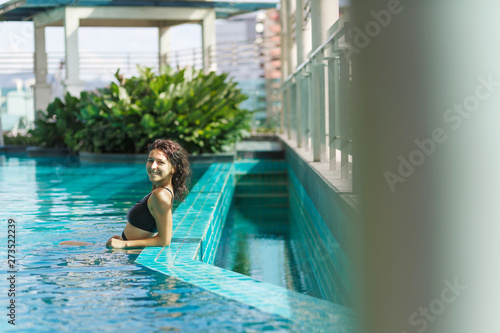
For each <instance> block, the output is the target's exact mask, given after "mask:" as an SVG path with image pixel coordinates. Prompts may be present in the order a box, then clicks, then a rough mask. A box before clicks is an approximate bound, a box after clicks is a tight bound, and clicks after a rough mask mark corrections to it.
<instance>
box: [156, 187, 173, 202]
mask: <svg viewBox="0 0 500 333" xmlns="http://www.w3.org/2000/svg"><path fill="white" fill-rule="evenodd" d="M151 198H152V199H153V203H162V204H168V205H172V203H173V201H174V200H173V197H172V194H171V193H170V191H168V190H166V189H164V188H162V187H161V188H157V189H154V190H153V192H152V193H151Z"/></svg>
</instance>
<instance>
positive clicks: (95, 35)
mask: <svg viewBox="0 0 500 333" xmlns="http://www.w3.org/2000/svg"><path fill="white" fill-rule="evenodd" d="M5 2H7V1H6V0H0V4H3V3H5ZM233 2H271V3H276V2H278V0H251V1H250V0H248V1H245V0H239V1H233ZM45 34H46V37H45V38H46V48H47V52H64V31H63V28H62V27H47V28H46V29H45ZM78 37H79V47H80V51H81V52H113V51H120V52H126V51H144V52H157V51H158V29H157V28H93V27H82V28H80V29H79V33H78ZM200 46H201V28H200V26H199V25H198V24H185V25H181V26H176V27H173V28H172V43H171V49H172V50H185V49H191V48H199V47H200ZM33 50H34V45H33V23H31V22H0V52H33Z"/></svg>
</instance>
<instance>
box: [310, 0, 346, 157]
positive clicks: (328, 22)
mask: <svg viewBox="0 0 500 333" xmlns="http://www.w3.org/2000/svg"><path fill="white" fill-rule="evenodd" d="M338 18H339V2H338V0H334V1H332V0H315V1H314V0H313V1H311V40H312V50H313V51H314V50H316V49H317V48H318V47H319V46H320V45H321V44H322V43H323V42H324V41H325V40H326V38H327V37H328V36H327V31H328V29H329V28H330V27H331V26H332V25H333V23H335V21H337V20H338ZM322 62H323V57H322V56H319V57H318V58H317V60H315V61H314V62H313V70H312V73H311V74H312V84H313V87H315V88H317V89H314V90H313V92H314V96H313V99H312V146H313V158H314V161H316V162H319V161H322V160H325V159H326V156H327V155H326V103H325V96H326V94H325V91H324V90H325V88H326V86H325V83H324V82H325V80H324V68H323V64H322Z"/></svg>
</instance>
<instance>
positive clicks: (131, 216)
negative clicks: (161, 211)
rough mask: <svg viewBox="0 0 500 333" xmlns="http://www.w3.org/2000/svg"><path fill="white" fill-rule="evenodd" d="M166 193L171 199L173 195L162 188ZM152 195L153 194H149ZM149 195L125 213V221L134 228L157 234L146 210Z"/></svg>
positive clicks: (153, 221) (153, 219)
mask: <svg viewBox="0 0 500 333" xmlns="http://www.w3.org/2000/svg"><path fill="white" fill-rule="evenodd" d="M164 189H166V190H167V191H169V192H170V194H171V195H172V199H173V197H174V194H173V193H172V191H170V189H168V188H166V187H164ZM151 193H153V192H151ZM151 193H149V194H148V195H146V196H145V197H144V198H142V200H141V201H138V202H137V203H136V204H135V205H134V206H132V208H130V209H129V210H128V212H127V220H128V222H129V223H130V224H132V225H133V226H134V227H137V228H139V229H142V230H145V231H149V232H157V231H158V229H157V228H156V221H155V218H154V217H153V215H151V212H150V211H149V209H148V199H149V197H150V196H151Z"/></svg>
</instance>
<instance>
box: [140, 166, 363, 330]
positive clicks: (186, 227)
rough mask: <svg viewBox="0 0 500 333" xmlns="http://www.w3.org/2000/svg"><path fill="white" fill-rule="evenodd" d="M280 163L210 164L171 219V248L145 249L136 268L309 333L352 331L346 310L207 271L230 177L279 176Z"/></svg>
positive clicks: (230, 274) (213, 268)
mask: <svg viewBox="0 0 500 333" xmlns="http://www.w3.org/2000/svg"><path fill="white" fill-rule="evenodd" d="M284 169H285V164H284V162H276V161H255V160H250V161H242V162H238V163H235V164H230V163H214V164H212V165H211V166H210V168H209V169H208V170H207V171H206V173H205V174H204V175H203V177H202V178H201V179H200V180H199V181H198V183H197V184H196V185H195V187H194V188H193V190H192V191H191V193H190V194H189V196H188V197H187V198H186V200H185V201H184V202H183V203H182V204H181V205H180V206H179V207H178V208H177V210H176V211H175V213H174V230H173V238H172V242H171V245H170V246H169V247H165V248H154V247H150V248H145V249H144V250H143V251H142V252H141V254H140V255H139V256H138V257H137V259H136V262H137V263H139V264H142V265H144V266H146V267H148V268H150V269H152V270H155V271H158V272H161V273H163V274H166V275H169V276H173V277H176V278H178V279H181V280H183V281H186V282H189V283H191V284H194V285H196V286H198V287H200V288H204V289H207V290H209V291H211V292H214V293H216V294H219V295H221V296H223V297H227V298H230V299H234V300H237V301H239V302H243V303H245V304H248V305H250V306H253V307H256V308H258V309H260V310H262V311H265V312H269V313H273V314H277V315H280V316H282V317H284V318H287V319H290V320H293V321H295V322H299V323H300V324H301V325H303V326H304V327H307V328H308V330H309V331H311V332H316V331H317V332H323V331H335V332H344V331H345V332H347V331H348V330H349V331H352V318H353V316H352V313H351V312H350V310H348V309H347V308H345V307H342V306H339V305H336V304H334V303H331V302H328V301H324V300H320V299H316V298H313V297H310V296H307V295H303V294H300V293H297V292H293V291H290V290H287V289H284V288H282V287H279V286H275V285H272V284H269V283H265V282H260V281H257V280H254V279H252V278H250V277H248V276H245V275H241V274H239V273H235V272H232V271H229V270H225V269H222V268H219V267H216V266H212V265H211V263H213V260H214V259H215V254H216V249H217V245H218V242H219V239H220V234H221V230H222V228H223V225H224V222H225V219H226V215H227V212H228V210H229V206H230V204H231V202H232V198H233V192H234V187H235V177H234V175H235V173H252V172H258V173H260V172H266V171H277V170H280V171H282V170H284Z"/></svg>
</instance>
